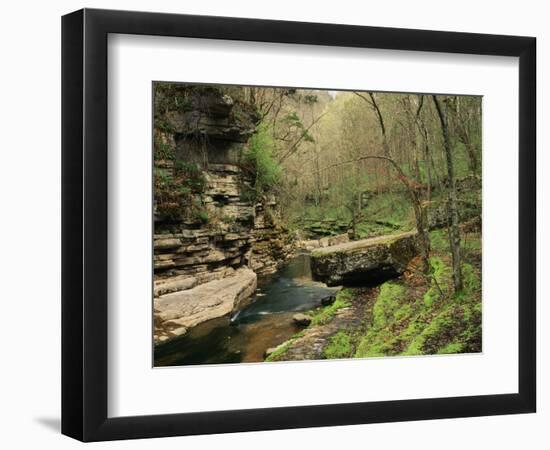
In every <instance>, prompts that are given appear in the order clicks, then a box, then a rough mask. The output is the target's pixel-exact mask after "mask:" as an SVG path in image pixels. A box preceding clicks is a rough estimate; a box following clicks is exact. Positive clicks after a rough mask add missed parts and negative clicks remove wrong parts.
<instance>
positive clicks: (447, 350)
mask: <svg viewBox="0 0 550 450" xmlns="http://www.w3.org/2000/svg"><path fill="white" fill-rule="evenodd" d="M463 348H464V344H463V343H462V342H451V343H450V344H447V345H445V346H444V347H442V348H440V349H439V351H438V352H437V353H438V354H440V355H445V354H455V353H461V352H462V349H463Z"/></svg>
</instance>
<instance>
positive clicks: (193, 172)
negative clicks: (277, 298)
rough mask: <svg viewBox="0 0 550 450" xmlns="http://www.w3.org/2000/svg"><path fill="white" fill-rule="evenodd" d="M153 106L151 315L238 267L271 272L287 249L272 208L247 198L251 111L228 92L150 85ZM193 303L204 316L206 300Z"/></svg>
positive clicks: (253, 121)
mask: <svg viewBox="0 0 550 450" xmlns="http://www.w3.org/2000/svg"><path fill="white" fill-rule="evenodd" d="M154 102H155V105H154V106H155V108H154V110H155V118H154V120H155V123H154V125H155V128H154V160H155V174H154V180H155V185H154V189H155V193H154V194H155V195H154V199H155V204H154V222H155V234H154V275H155V308H157V306H158V308H161V307H162V305H163V304H166V303H167V302H166V299H163V300H162V301H160V297H162V296H165V295H169V294H172V293H174V292H178V291H184V290H187V289H194V288H196V287H197V286H198V285H202V284H204V283H209V282H213V281H214V280H219V279H224V278H228V277H234V276H235V271H236V270H239V269H241V268H244V267H248V268H251V269H252V270H253V271H254V272H256V273H263V272H268V271H272V270H274V269H275V268H276V266H277V262H278V261H280V260H282V259H284V256H285V253H286V248H287V247H286V245H285V244H286V242H285V235H284V233H283V232H282V230H281V229H280V227H278V226H277V225H276V223H277V220H276V218H277V205H276V201H275V199H273V198H272V199H262V200H261V201H258V200H257V199H256V198H254V197H253V196H252V195H250V192H251V183H252V180H251V179H250V174H249V173H248V172H247V171H246V170H245V169H246V167H245V164H244V161H243V154H244V152H245V149H246V145H247V142H248V140H249V139H250V137H251V136H252V135H253V133H254V132H255V129H256V126H257V124H258V122H259V116H258V115H257V113H256V111H255V110H254V108H252V107H251V106H250V105H249V104H247V103H246V102H245V101H244V100H243V99H241V98H239V96H238V95H233V94H232V92H231V91H230V90H228V89H223V90H222V89H219V88H217V87H208V86H207V87H205V86H189V85H177V84H167V83H162V84H156V85H155V98H154ZM245 279H246V280H245V282H246V283H250V280H249V279H248V278H247V277H245ZM228 281H229V280H228ZM254 285H255V284H254ZM221 288H222V289H223V287H221ZM237 291H238V289H237ZM200 292H209V291H208V289H202V291H200ZM182 298H183V297H182ZM195 303H197V305H198V306H197V307H199V308H200V307H201V303H202V304H203V306H204V308H203V309H205V310H207V309H208V305H209V303H208V301H206V299H205V301H204V302H200V301H199V302H195ZM227 304H230V302H229V303H227ZM211 309H212V311H213V312H212V314H214V312H215V311H216V309H215V308H211ZM226 309H227V308H221V309H220V308H218V309H217V311H218V312H219V311H222V310H223V311H225V313H227V311H226ZM158 317H164V316H163V315H162V314H161V312H160V311H159V310H157V318H158ZM198 317H201V319H208V318H211V317H215V315H214V316H212V315H211V314H208V312H206V313H205V314H202V313H201V314H199V316H198ZM156 337H159V336H158V335H157V336H156ZM167 337H170V335H168V336H167Z"/></svg>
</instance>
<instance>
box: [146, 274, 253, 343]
mask: <svg viewBox="0 0 550 450" xmlns="http://www.w3.org/2000/svg"><path fill="white" fill-rule="evenodd" d="M255 290H256V274H255V273H254V272H252V271H251V270H250V269H247V268H241V269H239V270H237V271H235V274H234V275H233V276H229V277H226V278H222V279H220V280H213V281H210V282H208V283H205V284H201V285H199V286H196V287H194V288H192V289H187V290H185V291H178V292H173V293H169V294H165V295H161V296H160V297H157V298H155V299H154V315H155V322H156V323H160V324H161V326H160V327H161V328H168V329H169V330H170V331H171V332H172V333H173V334H175V333H176V332H182V333H184V332H185V331H186V330H187V329H188V328H190V327H194V326H195V325H198V324H199V323H202V322H205V321H207V320H210V319H214V318H216V317H221V316H225V315H226V314H229V313H230V312H231V311H232V310H233V309H235V308H237V307H238V306H239V304H240V303H241V302H243V301H244V300H246V299H247V298H248V297H250V296H251V295H252V294H253V293H254V291H255ZM178 330H179V331H178Z"/></svg>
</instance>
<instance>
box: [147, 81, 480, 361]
mask: <svg viewBox="0 0 550 450" xmlns="http://www.w3.org/2000/svg"><path fill="white" fill-rule="evenodd" d="M152 90H153V92H152V98H153V105H152V126H153V133H152V134H153V143H152V147H153V163H154V165H153V207H152V213H153V219H152V220H153V223H154V236H153V270H154V277H153V279H154V281H153V308H152V309H153V311H152V313H153V336H152V338H153V342H154V358H153V359H154V364H153V365H154V367H163V366H186V365H195V364H223V363H258V362H288V361H308V360H333V359H348V358H372V357H394V356H419V355H435V354H437V355H441V354H460V353H479V352H481V351H482V289H481V286H482V283H481V272H482V270H481V260H482V245H481V242H482V237H481V213H482V205H481V198H482V189H481V187H482V133H481V130H482V97H481V96H461V95H452V94H437V95H434V94H430V93H398V92H396V93H393V92H374V91H352V90H349V91H341V90H340V91H339V90H330V89H313V88H291V87H256V86H236V85H207V84H191V83H183V82H164V81H155V82H153V85H152Z"/></svg>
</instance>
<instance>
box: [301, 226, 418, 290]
mask: <svg viewBox="0 0 550 450" xmlns="http://www.w3.org/2000/svg"><path fill="white" fill-rule="evenodd" d="M417 253H418V246H417V233H416V231H413V232H407V233H399V234H393V235H389V236H380V237H375V238H370V239H363V240H360V241H354V242H347V243H344V244H339V245H334V246H331V247H326V248H319V249H315V250H314V251H313V252H312V253H311V270H312V274H313V278H314V279H315V280H318V281H323V282H324V283H326V284H327V285H328V286H338V285H363V286H368V285H375V284H379V283H381V282H383V281H385V280H387V279H390V278H394V277H397V276H399V275H401V274H402V273H403V272H404V271H405V268H406V267H407V264H408V263H409V261H410V260H411V259H412V258H413V257H414V256H415V255H416V254H417Z"/></svg>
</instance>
